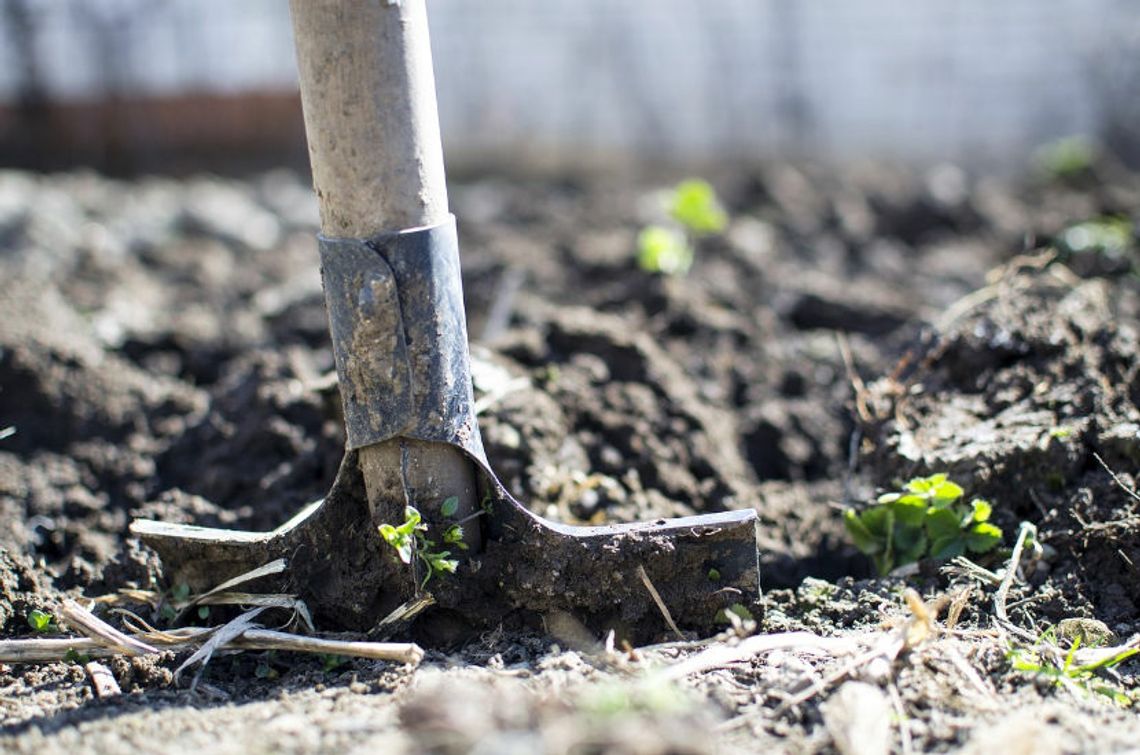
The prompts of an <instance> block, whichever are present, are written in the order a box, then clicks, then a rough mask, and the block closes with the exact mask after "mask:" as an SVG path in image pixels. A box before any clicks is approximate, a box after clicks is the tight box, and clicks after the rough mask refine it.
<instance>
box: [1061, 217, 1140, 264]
mask: <svg viewBox="0 0 1140 755" xmlns="http://www.w3.org/2000/svg"><path fill="white" fill-rule="evenodd" d="M1132 238H1133V227H1132V221H1130V220H1128V219H1127V218H1121V217H1114V216H1111V215H1106V216H1104V217H1099V218H1093V219H1091V220H1086V221H1084V222H1083V223H1076V224H1074V225H1071V226H1069V227H1068V228H1066V229H1065V230H1064V231H1062V232H1061V235H1060V237H1059V238H1058V242H1059V244H1060V246H1061V250H1062V251H1063V252H1066V253H1068V254H1100V255H1104V256H1105V257H1108V258H1109V259H1120V258H1121V257H1123V256H1124V254H1125V252H1127V251H1128V250H1129V249H1130V248H1131V247H1132Z"/></svg>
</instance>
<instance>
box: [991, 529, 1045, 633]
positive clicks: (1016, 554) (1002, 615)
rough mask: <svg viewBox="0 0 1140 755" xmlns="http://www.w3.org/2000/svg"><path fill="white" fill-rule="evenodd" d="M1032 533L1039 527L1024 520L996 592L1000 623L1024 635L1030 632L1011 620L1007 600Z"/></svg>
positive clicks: (995, 612) (995, 598) (996, 612)
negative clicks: (1007, 609)
mask: <svg viewBox="0 0 1140 755" xmlns="http://www.w3.org/2000/svg"><path fill="white" fill-rule="evenodd" d="M1031 533H1032V534H1036V533H1037V528H1036V527H1034V526H1033V525H1032V524H1030V523H1029V522H1022V523H1021V528H1020V529H1019V530H1018V532H1017V542H1016V543H1014V545H1013V552H1012V553H1011V554H1010V555H1009V563H1008V564H1006V567H1005V574H1004V575H1003V576H1002V579H1001V584H1000V585H998V589H997V592H996V593H994V614H996V615H997V619H998V623H999V624H1000V625H1001V626H1002V628H1003V629H1006V630H1007V631H1011V632H1013V633H1014V634H1018V635H1022V636H1025V635H1027V634H1028V633H1026V632H1024V631H1022V630H1021V629H1020V628H1019V627H1016V626H1014V625H1013V623H1012V622H1011V621H1010V620H1009V614H1008V613H1007V612H1006V601H1007V600H1008V599H1009V588H1010V586H1011V585H1012V584H1013V578H1014V576H1015V575H1016V574H1017V569H1018V567H1019V566H1020V565H1021V551H1022V550H1023V549H1024V548H1025V541H1026V540H1027V539H1028V538H1029V535H1030V534H1031ZM1028 639H1029V640H1030V641H1032V640H1033V638H1032V637H1028Z"/></svg>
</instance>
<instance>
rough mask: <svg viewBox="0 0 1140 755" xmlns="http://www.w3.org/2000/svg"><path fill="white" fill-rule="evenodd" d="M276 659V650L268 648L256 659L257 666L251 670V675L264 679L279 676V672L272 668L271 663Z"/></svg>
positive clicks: (268, 679) (270, 679) (269, 679)
mask: <svg viewBox="0 0 1140 755" xmlns="http://www.w3.org/2000/svg"><path fill="white" fill-rule="evenodd" d="M276 660H277V651H276V650H270V651H269V652H268V653H266V654H265V655H263V656H261V657H260V658H258V659H257V667H256V668H255V669H254V670H253V675H254V676H256V677H257V678H258V679H265V680H266V681H272V680H273V679H276V678H277V677H279V676H281V672H280V671H278V670H277V669H276V668H274V666H273V663H274V661H276Z"/></svg>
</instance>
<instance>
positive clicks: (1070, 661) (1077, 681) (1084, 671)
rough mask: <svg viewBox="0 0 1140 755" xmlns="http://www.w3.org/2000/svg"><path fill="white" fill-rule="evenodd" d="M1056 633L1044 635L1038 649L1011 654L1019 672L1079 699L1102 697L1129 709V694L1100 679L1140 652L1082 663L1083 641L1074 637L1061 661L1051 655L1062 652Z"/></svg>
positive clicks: (1016, 650) (1125, 651)
mask: <svg viewBox="0 0 1140 755" xmlns="http://www.w3.org/2000/svg"><path fill="white" fill-rule="evenodd" d="M1055 640H1056V633H1055V631H1054V630H1052V629H1050V630H1047V631H1046V632H1044V633H1042V635H1041V638H1040V639H1039V640H1038V642H1037V644H1036V646H1034V647H1033V648H1016V647H1015V648H1013V649H1012V650H1010V651H1009V654H1008V658H1009V662H1010V665H1011V666H1013V668H1014V669H1016V670H1017V671H1023V672H1026V673H1031V674H1038V675H1041V676H1044V677H1046V678H1048V679H1050V680H1052V682H1053V683H1054V684H1055V685H1057V686H1058V687H1062V688H1064V689H1067V690H1069V691H1070V692H1073V693H1074V694H1077V695H1083V696H1086V697H1088V696H1092V695H1098V696H1100V697H1104V698H1107V699H1109V700H1111V701H1112V702H1114V703H1116V704H1117V705H1121V706H1128V705H1131V704H1132V699H1131V698H1130V697H1129V696H1128V695H1127V694H1125V692H1124V690H1122V689H1121V688H1120V686H1119V685H1117V684H1113V683H1112V682H1111V681H1108V680H1106V679H1104V678H1103V677H1101V676H1099V673H1098V672H1101V671H1105V670H1107V669H1111V668H1113V667H1114V666H1117V665H1119V664H1120V663H1123V662H1124V661H1126V660H1128V659H1129V658H1131V657H1133V656H1134V655H1136V654H1137V653H1140V649H1137V648H1125V649H1122V650H1121V651H1120V652H1118V653H1110V654H1108V655H1105V656H1104V657H1102V658H1099V659H1097V660H1096V661H1093V662H1091V663H1078V662H1077V660H1076V657H1077V650H1078V649H1079V648H1080V645H1081V638H1080V637H1079V636H1078V637H1074V638H1073V643H1072V645H1070V646H1069V650H1068V652H1067V653H1065V656H1064V658H1063V659H1061V660H1060V662H1059V663H1058V662H1057V661H1058V659H1059V653H1057V652H1050V651H1051V650H1053V651H1056V650H1059V648H1057V646H1056V644H1055Z"/></svg>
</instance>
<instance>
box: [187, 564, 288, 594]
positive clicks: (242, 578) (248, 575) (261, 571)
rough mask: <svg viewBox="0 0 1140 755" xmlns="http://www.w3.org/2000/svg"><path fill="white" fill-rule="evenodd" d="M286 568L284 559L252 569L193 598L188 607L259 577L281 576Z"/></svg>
mask: <svg viewBox="0 0 1140 755" xmlns="http://www.w3.org/2000/svg"><path fill="white" fill-rule="evenodd" d="M286 566H288V561H286V560H285V559H283V558H278V559H276V560H274V561H270V562H269V563H268V564H265V565H263V566H259V567H257V568H256V569H250V570H249V571H247V572H245V573H244V574H239V575H237V576H236V577H234V578H233V579H227V580H226V581H225V582H223V583H221V584H220V585H218V586H216V587H214V588H213V589H210V590H207V591H206V592H204V593H202V594H201V595H198V596H195V597H193V598H191V599H190V601H189V602H188V603H187V605H188V606H193V605H197V604H198V603H202V602H204V601H205V599H206V598H209V597H210V596H211V595H217V594H218V593H220V592H225V591H226V590H229V589H230V588H231V587H237V586H238V585H240V584H244V583H246V582H249V581H251V580H254V579H258V578H259V577H268V576H269V575H271V574H280V573H281V572H283V571H285V567H286Z"/></svg>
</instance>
